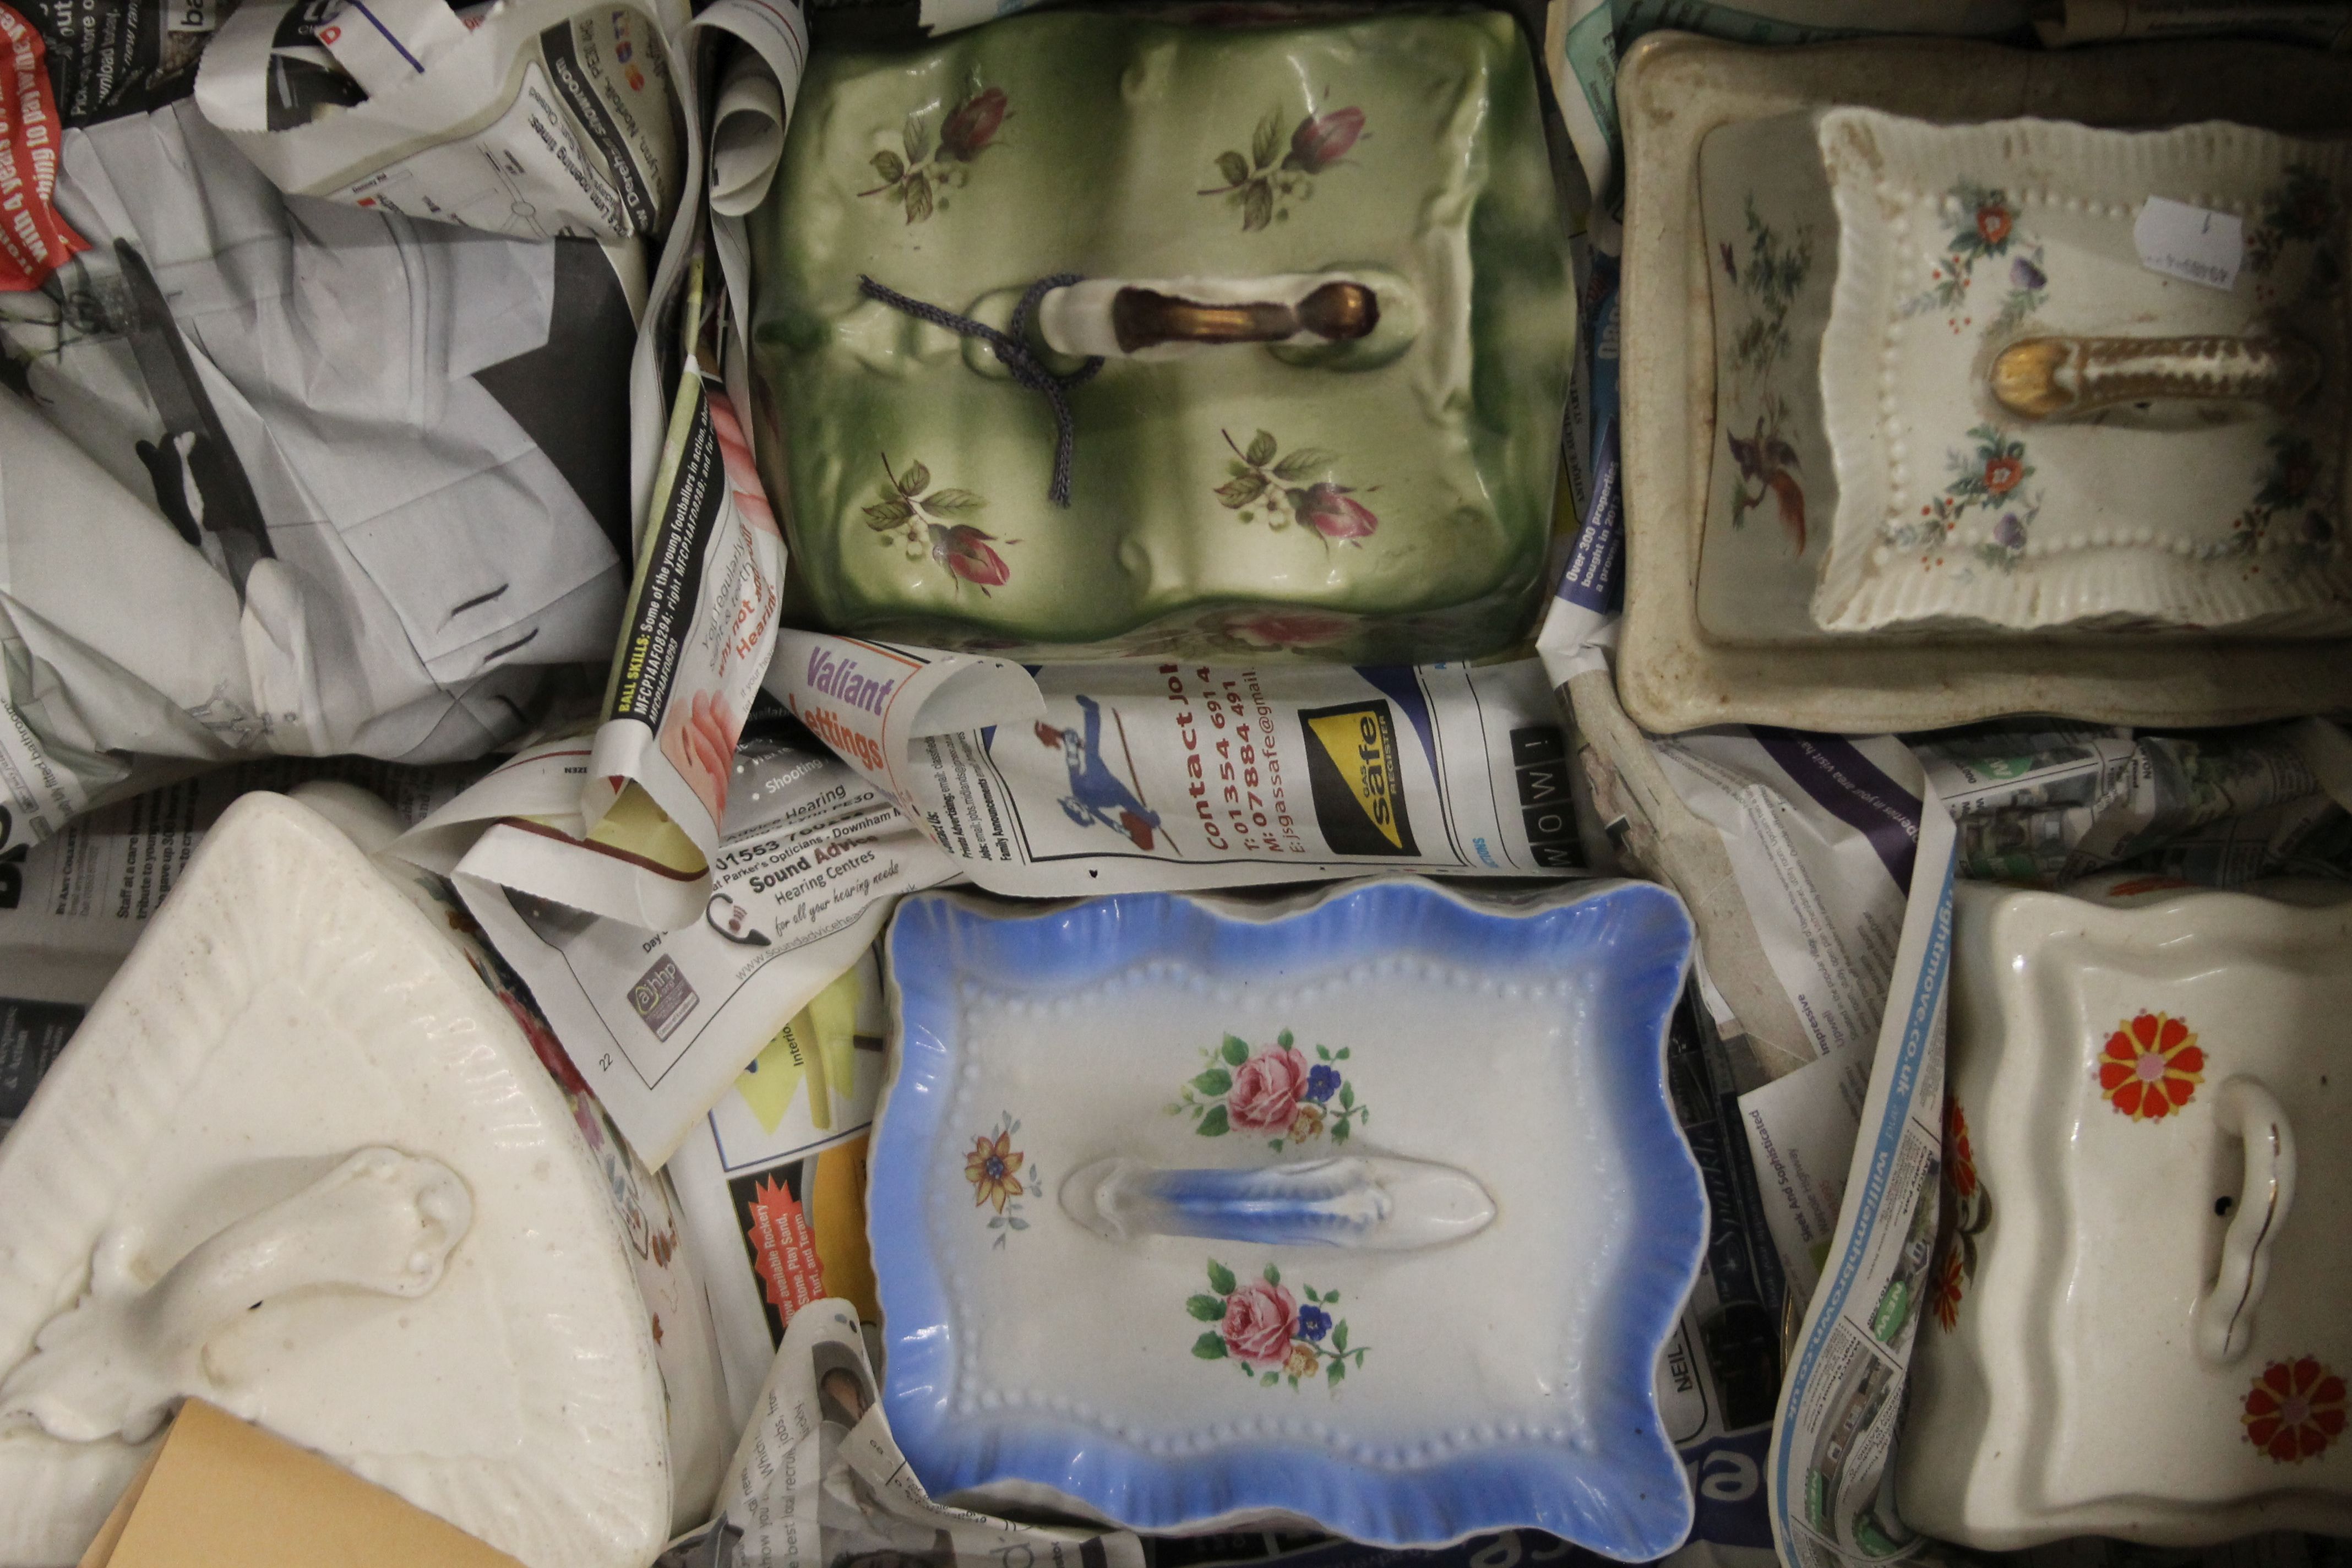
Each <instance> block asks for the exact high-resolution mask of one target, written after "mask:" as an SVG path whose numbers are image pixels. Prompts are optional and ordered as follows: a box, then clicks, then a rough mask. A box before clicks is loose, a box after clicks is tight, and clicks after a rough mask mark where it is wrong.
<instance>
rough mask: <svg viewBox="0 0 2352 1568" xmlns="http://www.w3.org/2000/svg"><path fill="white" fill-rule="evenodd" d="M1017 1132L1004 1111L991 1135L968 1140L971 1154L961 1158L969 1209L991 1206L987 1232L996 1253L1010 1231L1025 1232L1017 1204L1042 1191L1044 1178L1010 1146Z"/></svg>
mask: <svg viewBox="0 0 2352 1568" xmlns="http://www.w3.org/2000/svg"><path fill="white" fill-rule="evenodd" d="M1018 1131H1021V1123H1020V1122H1019V1121H1016V1120H1014V1118H1013V1113H1012V1112H1011V1111H1009V1110H1008V1111H1005V1112H1004V1113H1003V1114H1002V1115H1000V1116H999V1117H998V1118H997V1119H996V1126H995V1128H994V1130H993V1131H992V1132H983V1133H980V1134H978V1135H976V1136H975V1137H974V1138H973V1139H972V1141H971V1152H970V1153H969V1154H967V1155H965V1156H964V1162H963V1179H964V1180H965V1181H967V1182H970V1183H971V1206H972V1207H974V1208H986V1207H988V1206H990V1205H995V1209H996V1213H995V1214H994V1215H991V1216H990V1218H989V1221H988V1228H989V1229H991V1230H992V1231H994V1232H996V1233H997V1236H996V1242H995V1246H996V1247H997V1249H998V1250H1002V1249H1003V1246H1004V1244H1005V1242H1006V1241H1007V1240H1008V1239H1009V1238H1010V1237H1012V1234H1013V1232H1014V1231H1016V1230H1027V1229H1028V1228H1029V1222H1028V1220H1027V1219H1025V1218H1024V1217H1023V1215H1022V1213H1021V1200H1022V1199H1023V1198H1024V1197H1027V1196H1030V1195H1031V1194H1035V1193H1037V1192H1040V1191H1042V1190H1044V1183H1045V1177H1044V1176H1042V1175H1040V1174H1038V1173H1037V1165H1036V1162H1034V1161H1033V1160H1031V1159H1030V1158H1029V1157H1028V1156H1027V1155H1026V1154H1024V1153H1023V1152H1021V1151H1020V1150H1018V1149H1015V1148H1014V1147H1013V1134H1014V1133H1016V1132H1018Z"/></svg>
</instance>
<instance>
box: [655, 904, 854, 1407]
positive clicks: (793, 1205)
mask: <svg viewBox="0 0 2352 1568" xmlns="http://www.w3.org/2000/svg"><path fill="white" fill-rule="evenodd" d="M888 1037H889V1013H888V1009H887V1004H886V1002H885V1000H884V997H883V992H882V969H881V954H880V949H879V948H878V947H876V948H869V949H868V950H867V951H866V952H865V953H864V954H863V955H861V956H860V957H859V958H858V960H857V963H856V964H855V965H854V966H852V967H851V968H850V969H849V971H848V972H847V973H844V974H843V975H841V976H840V977H839V978H838V979H836V980H835V981H834V982H833V983H832V984H828V985H827V986H826V987H825V988H824V990H823V991H820V992H818V993H817V994H816V996H815V997H814V999H813V1000H812V1001H811V1002H810V1003H809V1005H807V1006H805V1007H803V1008H802V1009H801V1011H800V1012H799V1013H798V1014H796V1015H794V1016H793V1019H792V1021H791V1022H790V1023H787V1024H786V1025H784V1026H782V1028H780V1029H778V1030H777V1031H776V1032H775V1035H774V1037H772V1038H771V1039H770V1040H769V1041H768V1043H767V1044H766V1045H764V1046H762V1047H760V1054H759V1055H758V1056H756V1057H754V1058H751V1064H750V1065H749V1066H747V1067H746V1068H744V1069H743V1071H742V1073H741V1075H740V1076H739V1077H738V1078H737V1079H735V1082H734V1085H733V1087H732V1088H730V1089H728V1091H727V1092H726V1093H725V1094H723V1095H721V1096H720V1097H719V1103H718V1104H716V1105H714V1106H712V1107H711V1108H710V1110H709V1114H707V1115H706V1116H704V1117H703V1119H702V1121H701V1122H700V1123H699V1124H698V1126H697V1127H696V1128H695V1129H694V1131H692V1132H691V1133H689V1134H688V1137H687V1140H686V1142H685V1143H684V1144H682V1145H681V1146H680V1147H679V1149H678V1152H677V1153H676V1154H674V1155H672V1156H671V1158H670V1162H669V1165H668V1167H667V1169H668V1173H669V1176H670V1179H671V1180H672V1181H673V1182H675V1183H676V1184H677V1197H678V1207H679V1210H680V1211H681V1213H682V1214H683V1215H684V1217H685V1221H686V1229H687V1238H688V1242H689V1243H690V1244H691V1245H692V1247H693V1249H694V1254H695V1256H696V1258H698V1259H700V1260H701V1263H702V1271H703V1284H704V1287H705V1289H707V1290H708V1291H709V1296H710V1316H711V1321H713V1322H714V1323H715V1324H716V1325H717V1327H718V1331H719V1368H720V1370H721V1372H722V1373H723V1374H724V1381H725V1384H726V1389H727V1400H728V1407H729V1410H730V1429H731V1430H734V1431H738V1432H740V1431H741V1430H742V1429H743V1428H744V1426H747V1425H748V1424H749V1423H750V1421H751V1408H752V1401H753V1400H755V1399H756V1398H757V1397H758V1396H759V1393H760V1385H761V1383H763V1382H764V1381H766V1378H767V1375H768V1368H769V1365H770V1363H772V1362H773V1361H774V1360H775V1355H776V1347H777V1346H778V1345H779V1344H781V1343H782V1342H783V1337H784V1329H785V1327H786V1325H787V1324H789V1323H790V1322H791V1321H792V1319H793V1313H795V1312H797V1311H799V1310H801V1309H802V1308H803V1307H805V1306H807V1305H808V1304H809V1303H810V1302H811V1301H814V1300H817V1299H819V1298H820V1297H833V1298H835V1299H836V1300H840V1301H845V1302H847V1303H848V1304H849V1305H850V1306H852V1307H854V1308H855V1309H856V1311H857V1314H858V1317H859V1319H860V1320H861V1321H864V1322H866V1323H870V1324H876V1325H878V1324H879V1323H880V1322H881V1321H882V1309H881V1304H880V1301H879V1300H878V1299H877V1296H876V1294H875V1286H874V1265H873V1261H872V1256H871V1254H870V1253H869V1251H868V1250H867V1247H866V1137H867V1134H868V1132H869V1131H870V1130H871V1129H872V1127H873V1124H874V1109H875V1105H876V1102H877V1100H878V1099H879V1098H880V1095H881V1090H882V1078H883V1071H884V1062H883V1047H884V1046H885V1045H886V1044H887V1040H888Z"/></svg>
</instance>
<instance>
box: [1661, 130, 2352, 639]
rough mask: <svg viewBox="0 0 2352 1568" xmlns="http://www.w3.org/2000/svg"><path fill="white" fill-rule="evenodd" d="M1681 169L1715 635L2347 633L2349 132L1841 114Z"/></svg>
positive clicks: (1706, 578) (1725, 141)
mask: <svg viewBox="0 0 2352 1568" xmlns="http://www.w3.org/2000/svg"><path fill="white" fill-rule="evenodd" d="M1699 184H1700V194H1701V200H1702V204H1703V206H1704V209H1705V214H1706V238H1707V242H1708V249H1709V254H1710V257H1711V258H1712V260H1713V263H1714V264H1713V265H1712V266H1711V267H1710V268H1709V271H1710V276H1711V286H1712V289H1713V295H1714V302H1715V312H1716V334H1715V335H1716V354H1717V376H1716V398H1717V425H1718V426H1720V428H1721V432H1722V434H1721V437H1720V438H1719V439H1718V440H1717V443H1716V447H1715V453H1714V477H1713V479H1712V481H1711V483H1710V487H1709V490H1708V523H1707V530H1706V540H1705V543H1704V545H1703V546H1702V550H1701V554H1700V572H1699V596H1698V605H1699V616H1700V619H1701V622H1702V624H1703V625H1705V626H1706V629H1707V630H1708V631H1709V632H1711V633H1714V634H1715V635H1717V636H1720V637H1727V638H1733V639H1756V638H1766V639H1770V638H1780V637H1798V638H1804V637H1819V636H1821V635H1822V634H1824V633H1853V632H1875V631H1891V630H1907V631H1913V632H1927V631H1940V632H1953V633H1964V634H1972V635H1977V636H1982V635H1985V634H1986V633H1988V632H2002V631H2008V632H2015V631H2053V630H2060V629H2068V630H2076V631H2084V630H2103V631H2113V630H2126V631H2143V632H2145V631H2152V630H2164V629H2179V628H2200V629H2204V630H2208V631H2228V632H2231V633H2237V634H2242V635H2265V636H2278V635H2294V636H2340V635H2342V634H2343V633H2345V632H2347V630H2352V549H2347V548H2344V547H2341V546H2339V542H2338V540H2337V534H2338V532H2339V531H2340V529H2341V527H2342V524H2343V522H2344V521H2345V520H2346V518H2347V494H2346V482H2347V478H2346V464H2345V461H2344V458H2345V451H2346V447H2347V436H2352V426H2347V412H2346V411H2347V395H2346V377H2347V370H2348V369H2352V353H2347V320H2346V302H2345V299H2344V291H2343V289H2342V288H2341V287H2340V280H2341V279H2342V277H2343V273H2344V269H2345V267H2346V265H2347V261H2352V229H2347V221H2352V220H2348V219H2347V194H2352V148H2347V147H2346V146H2345V145H2344V144H2342V143H2338V142H2312V141H2300V140H2294V139H2291V138H2288V137H2285V136H2281V135H2276V134H2273V133H2272V132H2265V131H2258V130H2253V129H2250V128H2248V127H2245V126H2242V125H2229V124H2221V123H2209V124H2201V125H2189V126H2182V127H2179V128H2178V129H2174V130H2169V131H2104V130H2094V129H2092V128H2090V127H2087V126H2084V125H2076V124H2069V123H2064V122H2062V121H2048V120H2032V119H2026V120H2004V121H1992V122H1990V123H1985V124H1975V125H1939V124H1933V123H1930V122H1928V121H1923V120H1915V119H1906V118H1904V117H1901V116H1898V115H1894V114H1889V113H1885V112H1882V111H1880V110H1874V109H1863V108H1852V107H1844V108H1837V109H1828V110H1808V111H1802V112H1799V113H1795V114H1789V115H1781V116H1778V117H1774V118H1771V119H1767V120H1761V121H1748V122H1743V123H1738V124H1732V125H1727V126H1723V127H1721V128H1719V129H1717V131H1715V132H1713V133H1712V134H1710V135H1709V136H1708V137H1707V138H1706V142H1705V143H1704V145H1703V148H1702V151H1701V156H1700V163H1699ZM2167 204H2170V205H2167ZM2168 222H2171V223H2174V224H2180V223H2186V224H2188V225H2189V226H2190V233H2189V235H2188V236H2187V237H2185V238H2183V237H2179V236H2175V235H2171V234H2168V233H2167V232H2166V230H2165V225H2166V224H2167V223H2168ZM2215 226H2220V231H2221V235H2222V236H2223V237H2224V238H2225V239H2226V240H2227V242H2228V243H2227V244H2226V245H2224V246H2221V247H2211V248H2212V254H2213V256H2214V257H2216V258H2220V259H2218V260H2212V261H2210V262H2208V261H2206V260H2203V259H2201V258H2203V257H2204V256H2205V252H2204V251H2202V250H2195V253H2194V254H2193V255H2191V257H2190V260H2191V261H2194V262H2196V263H2197V264H2198V265H2200V266H2208V265H2210V266H2211V267H2213V268H2218V269H2219V270H2218V272H2217V273H2214V274H2209V276H2208V279H2207V280H2206V281H2192V280H2189V279H2186V278H2184V277H2183V276H2181V275H2180V271H2181V270H2182V269H2183V267H2184V264H2181V263H2179V260H2178V258H2175V257H2174V256H2173V252H2172V249H2171V248H2169V247H2175V246H2176V245H2177V246H2178V247H2179V249H2180V250H2182V251H2183V252H2189V251H2192V250H2194V247H2196V246H2197V245H2198V244H2199V243H2200V232H2199V231H2200V230H2202V231H2205V233H2206V235H2208V236H2210V232H2211V231H2212V230H2213V229H2214V228H2215ZM2205 243H2207V244H2208V245H2209V247H2210V240H2207V241H2205ZM2151 255H2154V256H2155V257H2156V258H2157V262H2158V264H2164V265H2172V266H2174V268H2175V270H2173V271H2169V272H2168V271H2163V270H2158V266H2157V265H2152V264H2150V262H2149V260H2148V259H2147V258H2149V257H2150V256H2151ZM2215 277H2219V278H2222V279H2226V281H2225V282H2221V283H2219V284H2217V283H2216V282H2215V281H2213V279H2214V278H2215ZM2179 339H2193V340H2196V341H2197V342H2200V343H2202V344H2203V345H2205V346H2204V347H2203V348H2201V349H2198V350H2196V351H2194V352H2192V351H2190V350H2189V349H2187V348H2184V347H2182V346H2180V345H2179V343H2177V342H2175V343H2172V346H2170V347H2167V348H2161V349H2159V348H2158V347H2157V346H2156V345H2158V344H2159V343H2164V342H2170V341H2171V340H2179ZM2092 345H2098V346H2092ZM2168 377H2169V379H2168ZM2312 382H2315V383H2316V386H2315V388H2314V387H2313V386H2312V385H2311V384H2310V383H2312Z"/></svg>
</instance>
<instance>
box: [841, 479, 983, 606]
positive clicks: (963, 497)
mask: <svg viewBox="0 0 2352 1568" xmlns="http://www.w3.org/2000/svg"><path fill="white" fill-rule="evenodd" d="M882 475H883V479H882V483H881V486H880V487H879V489H878V490H877V498H878V499H877V500H875V502H874V504H873V505H871V506H868V507H866V508H865V509H864V510H865V513H866V527H868V528H870V529H872V530H873V531H874V533H875V537H876V538H877V541H878V542H881V543H883V544H886V545H887V544H891V543H903V544H904V545H905V546H906V549H907V559H908V560H909V561H920V560H921V559H922V558H923V557H924V556H925V555H929V557H930V558H931V559H932V560H933V561H935V562H937V563H939V564H940V566H942V567H944V568H946V570H947V573H948V575H949V577H950V579H951V580H952V581H953V582H954V584H955V586H956V588H957V590H958V591H959V592H961V590H962V587H963V584H966V583H969V584H971V585H972V586H973V587H975V588H978V589H979V590H980V591H981V593H982V595H986V594H987V593H988V591H989V590H990V589H991V588H1002V587H1003V586H1004V584H1006V583H1008V582H1010V581H1012V579H1013V568H1011V567H1010V566H1007V565H1006V564H1005V563H1004V557H1003V556H1002V555H999V554H998V553H997V552H996V549H995V547H996V546H997V545H999V544H1007V545H1011V544H1018V543H1020V541H1019V540H1017V539H999V538H998V537H997V536H996V535H994V534H992V533H990V532H988V531H985V530H983V529H981V528H979V527H976V526H974V525H973V524H971V523H968V522H957V521H953V520H954V519H956V518H959V517H966V516H969V515H971V513H973V512H976V511H980V510H984V509H985V508H986V507H987V505H988V499H987V498H986V497H985V496H982V495H980V494H978V493H976V492H974V491H971V490H962V489H952V488H949V487H941V488H940V489H931V488H930V487H931V470H930V469H929V468H925V467H924V466H923V465H922V464H920V463H910V464H908V466H907V468H905V470H904V471H899V470H896V469H893V468H891V467H890V454H889V453H887V452H885V453H883V454H882Z"/></svg>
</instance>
